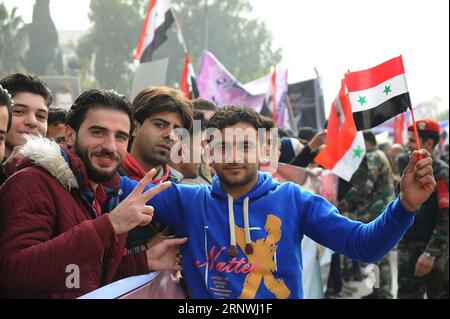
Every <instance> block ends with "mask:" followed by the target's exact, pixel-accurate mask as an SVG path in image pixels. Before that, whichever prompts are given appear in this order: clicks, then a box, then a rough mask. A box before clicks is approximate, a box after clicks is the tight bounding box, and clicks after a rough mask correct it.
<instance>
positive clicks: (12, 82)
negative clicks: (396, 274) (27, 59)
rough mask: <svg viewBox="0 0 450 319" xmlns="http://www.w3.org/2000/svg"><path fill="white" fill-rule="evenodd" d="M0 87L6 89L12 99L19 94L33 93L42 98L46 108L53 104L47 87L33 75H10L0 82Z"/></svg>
mask: <svg viewBox="0 0 450 319" xmlns="http://www.w3.org/2000/svg"><path fill="white" fill-rule="evenodd" d="M0 85H1V86H3V88H5V89H7V90H8V92H9V93H10V94H11V96H12V97H13V98H14V96H16V95H17V94H19V93H33V94H37V95H40V96H42V97H43V99H44V100H45V104H46V105H47V107H49V106H50V105H51V104H52V103H53V96H52V92H51V91H50V89H49V87H48V86H47V84H45V82H44V81H42V80H41V79H39V78H38V77H37V76H36V75H34V74H29V75H25V74H22V73H15V74H10V75H8V76H7V77H5V78H3V79H1V80H0Z"/></svg>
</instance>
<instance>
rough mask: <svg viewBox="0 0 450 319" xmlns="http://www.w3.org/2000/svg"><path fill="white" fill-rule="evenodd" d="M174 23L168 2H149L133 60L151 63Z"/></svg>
mask: <svg viewBox="0 0 450 319" xmlns="http://www.w3.org/2000/svg"><path fill="white" fill-rule="evenodd" d="M174 21H175V19H174V16H173V13H172V10H171V9H170V1H169V0H151V1H150V5H149V7H148V10H147V15H146V17H145V21H144V26H143V28H142V32H141V36H140V38H139V43H138V48H137V50H136V54H135V55H134V59H135V60H139V61H140V62H141V63H144V62H149V61H151V59H152V54H153V52H154V51H155V50H156V49H158V48H159V47H160V46H161V45H162V44H163V43H164V42H165V41H166V40H167V35H166V31H167V30H168V29H169V28H170V27H171V26H172V24H173V22H174Z"/></svg>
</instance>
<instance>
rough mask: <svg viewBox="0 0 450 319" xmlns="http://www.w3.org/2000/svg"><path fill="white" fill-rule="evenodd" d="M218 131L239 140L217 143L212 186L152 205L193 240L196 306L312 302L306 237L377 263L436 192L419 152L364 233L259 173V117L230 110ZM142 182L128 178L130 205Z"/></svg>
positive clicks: (180, 190)
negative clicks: (305, 275)
mask: <svg viewBox="0 0 450 319" xmlns="http://www.w3.org/2000/svg"><path fill="white" fill-rule="evenodd" d="M209 125H210V126H211V127H214V128H216V129H217V130H218V131H220V133H221V136H229V134H230V130H231V132H232V134H234V138H232V139H230V138H227V137H225V139H221V138H220V137H219V136H220V135H219V134H216V135H215V136H214V138H213V140H212V143H213V146H212V147H211V148H212V154H213V157H214V162H213V163H212V166H213V168H214V169H215V171H216V173H217V175H216V177H215V178H214V180H213V184H212V185H211V186H204V185H202V186H187V185H172V186H171V187H170V188H169V189H167V190H166V191H164V192H162V193H160V194H158V195H157V196H155V197H154V198H153V199H152V200H151V201H150V202H149V203H150V204H151V205H152V206H154V208H155V216H154V218H156V219H159V220H160V221H161V222H163V223H164V224H166V225H168V226H170V227H171V228H173V229H174V230H175V231H176V233H177V235H178V236H180V237H189V241H188V242H187V243H186V244H185V245H183V246H181V255H182V266H183V269H184V272H185V277H186V280H187V283H188V286H189V290H190V292H191V294H192V297H193V298H244V299H252V298H303V288H302V255H301V241H302V238H303V236H304V235H306V236H308V237H310V238H312V239H313V240H315V241H316V242H318V243H320V244H322V245H324V246H327V247H329V248H331V249H332V250H334V251H336V252H339V253H341V254H344V255H347V256H349V257H350V258H352V259H356V260H360V261H362V262H369V263H372V262H376V261H378V260H381V259H382V258H383V256H384V255H385V254H387V253H388V252H389V251H390V250H391V249H392V248H393V247H394V246H395V245H396V243H397V242H398V241H399V240H400V238H401V237H402V236H403V234H404V233H405V231H406V230H407V229H408V228H409V227H410V226H411V225H412V223H413V220H414V214H413V213H412V212H414V211H415V210H416V208H417V207H419V206H420V205H421V204H422V203H423V202H424V201H425V200H426V199H427V198H428V197H429V196H430V194H431V193H432V191H433V189H434V187H435V180H434V178H433V174H432V169H431V163H432V160H431V158H430V155H429V154H428V153H427V152H426V151H423V150H421V151H420V152H417V151H416V152H415V153H414V154H413V155H412V158H411V161H410V163H409V166H408V168H407V170H406V171H405V174H404V176H403V178H402V181H401V186H400V187H401V191H402V192H401V194H400V195H399V197H398V198H397V199H396V200H395V201H393V202H392V203H390V204H389V206H388V207H387V208H386V210H385V212H384V213H383V214H382V215H381V216H379V217H378V218H377V219H376V220H374V221H373V222H371V223H369V224H362V223H359V222H356V221H352V220H349V219H347V218H345V217H343V216H341V215H340V214H339V213H338V211H337V209H336V208H335V207H334V206H332V205H330V204H329V203H328V202H327V201H326V200H325V199H323V198H322V197H320V196H317V195H315V194H312V193H310V192H308V191H306V190H304V189H302V188H301V187H300V186H299V185H296V184H293V183H284V184H280V183H278V182H276V181H274V180H273V179H272V177H271V176H270V175H268V174H265V173H262V172H259V171H258V167H259V162H260V160H261V159H262V156H263V154H264V150H263V147H259V143H258V142H257V140H258V138H257V136H258V135H257V131H258V129H259V128H261V120H260V117H259V115H258V114H257V113H256V112H255V111H253V110H251V109H247V108H243V107H239V106H228V107H225V108H223V109H221V110H220V111H219V112H217V113H216V114H215V115H214V116H213V117H212V118H211V119H210V123H209ZM263 132H264V130H263ZM242 133H244V134H242ZM261 140H263V139H261ZM252 154H253V155H255V154H256V156H253V158H252ZM223 157H224V158H223ZM220 158H222V159H223V160H220ZM136 183H137V182H135V181H131V180H129V179H127V178H122V179H121V189H122V191H123V193H122V196H123V197H124V196H126V195H127V194H129V193H130V192H132V190H133V189H134V188H135V187H136ZM140 188H144V185H143V183H142V182H141V183H140V185H138V189H140ZM120 206H121V205H120V204H119V206H118V207H117V209H120Z"/></svg>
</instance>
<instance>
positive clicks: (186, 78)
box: [180, 52, 199, 99]
mask: <svg viewBox="0 0 450 319" xmlns="http://www.w3.org/2000/svg"><path fill="white" fill-rule="evenodd" d="M180 82H181V84H180V89H181V91H182V92H183V93H184V94H185V95H186V96H187V97H188V98H189V99H195V98H198V97H199V93H198V88H197V81H196V79H195V71H194V68H193V66H192V64H191V59H190V58H189V54H188V53H187V52H186V53H185V62H184V68H183V75H182V76H181V81H180Z"/></svg>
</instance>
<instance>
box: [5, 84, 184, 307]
mask: <svg viewBox="0 0 450 319" xmlns="http://www.w3.org/2000/svg"><path fill="white" fill-rule="evenodd" d="M132 123H133V119H132V113H131V105H130V103H129V102H128V101H127V100H126V98H125V97H123V96H121V95H119V94H117V93H116V92H114V91H104V90H91V91H87V92H85V93H83V94H82V95H81V96H80V97H79V98H78V99H77V100H76V101H75V103H74V105H73V106H72V108H71V110H70V112H69V114H68V116H67V124H68V128H67V130H66V142H67V145H68V147H69V148H70V149H69V148H65V147H61V148H60V147H59V146H58V145H57V144H56V143H54V142H50V141H49V140H44V139H41V138H31V139H30V140H29V141H28V142H27V143H26V145H25V146H24V147H23V149H22V151H21V152H22V153H23V155H24V156H25V157H27V158H29V159H30V160H29V161H26V162H24V163H23V164H22V166H21V167H19V170H18V171H17V172H16V173H15V174H14V175H12V176H11V177H10V178H9V179H8V180H7V181H6V182H5V184H4V185H3V186H2V187H1V188H0V203H1V206H0V296H2V297H8V298H17V297H19V298H74V297H78V296H81V295H84V294H86V293H88V292H90V291H93V290H95V289H97V288H99V287H101V286H102V285H105V284H108V283H110V282H112V281H115V280H118V279H120V278H122V277H127V276H131V275H139V274H143V273H147V272H149V271H150V268H152V269H156V270H158V269H167V268H172V269H175V270H178V269H180V266H179V265H177V264H172V265H168V264H167V262H166V259H164V258H163V260H161V259H159V258H160V257H164V254H165V252H166V248H167V247H169V246H173V245H179V244H181V243H183V242H184V241H185V240H180V239H171V240H169V241H165V242H164V243H163V245H162V246H160V247H155V249H153V250H151V251H148V252H142V253H139V254H134V255H130V256H126V255H125V242H126V238H127V234H128V231H129V230H131V229H133V228H135V227H136V226H138V225H146V224H148V223H150V221H151V219H152V216H153V208H152V207H151V206H146V204H145V203H146V202H147V201H148V200H149V199H150V198H152V197H153V196H154V195H155V194H157V193H159V192H160V191H162V190H164V189H166V188H167V187H168V185H167V184H161V185H159V186H157V187H156V188H154V191H151V192H144V193H143V191H142V190H143V188H144V186H143V185H146V184H147V183H149V182H150V180H151V179H152V178H153V175H154V173H155V172H154V171H153V172H152V173H151V174H147V175H146V176H145V177H144V179H143V180H142V183H141V184H142V186H140V187H137V188H136V191H133V192H132V193H131V194H130V196H128V197H127V198H126V199H124V200H123V201H122V202H121V203H120V204H119V192H120V184H119V179H120V177H119V175H118V174H117V168H118V167H119V165H120V163H121V162H122V161H123V159H124V157H125V153H126V149H127V145H128V139H129V134H130V131H131V128H132ZM25 194H26V196H24V195H25ZM169 257H170V256H169ZM169 259H170V260H173V258H169ZM160 267H161V268H160Z"/></svg>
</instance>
